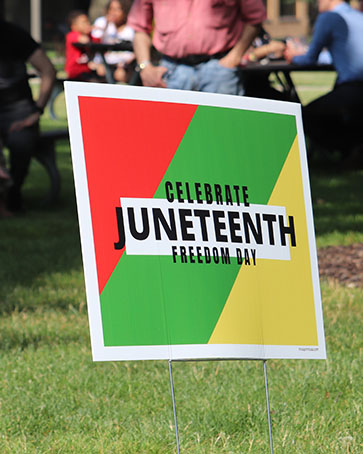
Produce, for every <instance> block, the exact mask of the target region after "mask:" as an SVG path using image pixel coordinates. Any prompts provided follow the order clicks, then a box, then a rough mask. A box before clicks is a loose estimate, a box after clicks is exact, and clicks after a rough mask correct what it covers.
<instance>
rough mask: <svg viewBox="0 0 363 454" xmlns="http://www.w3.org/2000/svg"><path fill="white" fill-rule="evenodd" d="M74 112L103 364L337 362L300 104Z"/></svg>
mask: <svg viewBox="0 0 363 454" xmlns="http://www.w3.org/2000/svg"><path fill="white" fill-rule="evenodd" d="M66 101H67V111H68V121H69V130H70V138H71V148H72V158H73V167H74V176H75V184H76V194H77V204H78V213H79V223H80V231H81V241H82V253H83V261H84V269H85V279H86V291H87V301H88V310H89V319H90V329H91V341H92V350H93V358H94V360H133V359H172V360H176V359H208V358H210V359H213V358H256V359H257V358H259V359H268V358H325V342H324V331H323V320H322V310H321V301H320V289H319V276H318V268H317V257H316V247H315V238H314V228H313V219H312V208H311V201H310V190H309V182H308V171H307V163H306V155H305V144H304V138H303V130H302V122H301V112H300V106H299V105H298V104H292V103H282V102H275V101H266V100H257V99H252V98H244V97H234V96H225V95H214V94H205V93H194V92H183V91H174V90H166V89H150V88H140V87H129V86H115V85H114V86H110V85H103V84H90V83H88V84H86V83H76V82H67V83H66Z"/></svg>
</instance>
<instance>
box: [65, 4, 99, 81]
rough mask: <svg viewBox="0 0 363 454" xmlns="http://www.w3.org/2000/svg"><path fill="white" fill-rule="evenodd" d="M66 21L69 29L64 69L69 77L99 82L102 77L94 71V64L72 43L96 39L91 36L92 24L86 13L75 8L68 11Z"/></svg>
mask: <svg viewBox="0 0 363 454" xmlns="http://www.w3.org/2000/svg"><path fill="white" fill-rule="evenodd" d="M68 23H69V26H70V29H71V31H70V32H69V33H67V35H66V62H65V66H64V69H65V71H66V73H67V76H68V78H69V79H73V80H81V81H86V82H87V81H88V82H100V81H102V80H103V77H101V76H99V75H98V74H97V72H96V66H95V65H94V64H93V63H92V62H91V61H90V59H89V57H88V56H87V54H86V53H84V52H83V51H82V50H80V49H77V48H76V47H75V46H73V43H89V42H90V41H95V42H96V41H98V42H99V40H97V39H96V38H93V37H92V36H91V30H92V26H91V23H90V21H89V19H88V16H87V14H85V13H84V12H83V11H79V10H75V11H72V12H71V13H69V15H68Z"/></svg>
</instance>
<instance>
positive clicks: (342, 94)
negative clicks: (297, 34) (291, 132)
mask: <svg viewBox="0 0 363 454" xmlns="http://www.w3.org/2000/svg"><path fill="white" fill-rule="evenodd" d="M318 6H319V12H320V14H319V16H318V18H317V21H316V23H315V28H314V33H313V38H312V42H311V44H310V46H309V49H308V51H307V52H306V53H305V54H303V55H299V54H300V52H298V51H297V50H296V49H295V48H294V47H293V46H292V45H290V44H289V43H288V45H287V47H286V50H285V58H286V60H287V61H288V62H291V63H293V64H299V65H310V64H314V63H316V62H317V60H318V56H319V53H320V51H321V50H322V49H323V48H327V49H328V50H329V52H330V55H331V57H332V62H333V65H334V67H335V69H336V71H337V80H336V83H335V86H334V88H333V90H332V91H331V92H329V93H328V94H326V95H324V96H322V97H320V98H318V99H317V100H315V101H313V102H311V103H310V104H308V105H307V106H305V107H303V120H304V128H305V132H306V134H307V136H308V137H309V138H310V139H311V140H312V141H313V142H316V143H317V144H319V145H320V146H322V147H323V148H326V149H330V150H335V149H338V150H339V149H340V150H342V151H345V150H348V149H353V148H355V147H357V146H358V147H359V146H362V145H363V128H362V127H361V121H360V119H361V118H362V112H363V45H362V43H363V14H362V13H361V12H359V11H357V10H355V9H353V8H351V7H350V6H349V5H348V4H347V3H346V2H344V1H342V0H318Z"/></svg>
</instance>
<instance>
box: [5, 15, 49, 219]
mask: <svg viewBox="0 0 363 454" xmlns="http://www.w3.org/2000/svg"><path fill="white" fill-rule="evenodd" d="M0 40H1V42H2V43H6V45H3V46H0V139H1V141H2V142H3V144H4V145H5V146H6V147H7V148H8V149H9V152H10V175H11V179H12V181H13V184H12V186H11V188H10V190H9V192H8V203H7V204H8V209H9V210H10V211H17V210H20V209H21V208H22V197H21V187H22V185H23V183H24V180H25V177H26V175H27V173H28V169H29V164H30V160H31V157H32V155H33V153H35V151H36V147H37V143H38V140H39V118H40V116H41V114H42V113H43V110H44V107H45V105H46V103H47V101H48V99H49V96H50V94H51V91H52V88H53V84H54V81H55V76H56V72H55V69H54V67H53V65H52V63H51V62H50V60H49V58H48V57H47V56H46V54H45V52H44V51H43V50H42V49H41V47H40V45H39V44H38V43H36V42H35V41H34V40H33V39H32V38H31V36H30V35H29V34H28V33H27V32H25V31H24V30H23V29H21V28H19V27H17V26H15V25H13V24H10V23H8V22H6V21H3V20H0ZM27 62H29V63H30V64H31V65H32V66H33V67H34V68H35V69H36V70H37V72H38V73H39V75H40V91H39V96H38V99H37V101H36V102H35V101H34V100H33V97H32V92H31V89H30V86H29V84H28V75H27V72H26V63H27Z"/></svg>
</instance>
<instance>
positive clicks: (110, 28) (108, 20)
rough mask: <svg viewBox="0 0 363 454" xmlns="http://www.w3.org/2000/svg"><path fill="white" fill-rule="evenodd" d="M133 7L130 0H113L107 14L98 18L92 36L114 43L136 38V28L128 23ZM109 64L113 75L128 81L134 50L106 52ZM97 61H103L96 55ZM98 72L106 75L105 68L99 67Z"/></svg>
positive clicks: (120, 80) (116, 78) (104, 41)
mask: <svg viewBox="0 0 363 454" xmlns="http://www.w3.org/2000/svg"><path fill="white" fill-rule="evenodd" d="M130 7H131V1H130V0H111V1H110V2H108V4H107V6H106V15H105V16H102V17H99V18H98V19H96V21H95V23H94V25H93V29H92V36H93V37H94V38H97V39H100V40H101V42H103V43H107V44H110V43H111V44H114V43H118V42H120V41H129V42H131V43H132V41H133V39H134V30H133V29H132V28H131V27H129V26H128V25H126V21H127V16H128V13H129V10H130ZM105 59H106V62H107V64H108V65H110V66H111V67H112V68H113V77H114V79H115V80H116V81H118V82H128V81H129V79H130V76H131V73H132V69H133V68H132V63H133V62H134V60H135V55H134V53H133V52H129V51H111V52H107V53H106V54H105ZM95 62H98V63H99V62H101V59H100V57H99V56H98V57H97V56H96V58H95ZM98 73H99V74H103V75H104V69H102V67H100V68H98Z"/></svg>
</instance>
